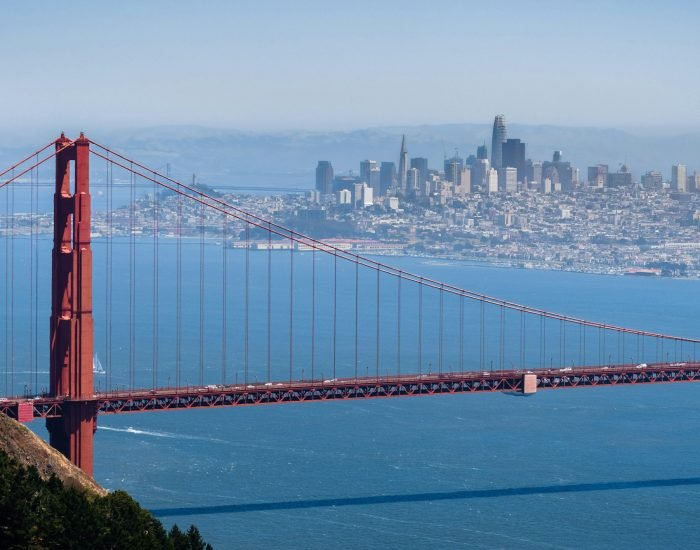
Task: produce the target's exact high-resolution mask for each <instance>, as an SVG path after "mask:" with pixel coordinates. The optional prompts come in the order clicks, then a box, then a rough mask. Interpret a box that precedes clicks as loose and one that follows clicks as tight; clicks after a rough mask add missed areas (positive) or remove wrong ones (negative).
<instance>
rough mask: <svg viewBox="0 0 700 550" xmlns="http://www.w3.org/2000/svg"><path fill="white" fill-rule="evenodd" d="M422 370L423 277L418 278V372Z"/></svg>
mask: <svg viewBox="0 0 700 550" xmlns="http://www.w3.org/2000/svg"><path fill="white" fill-rule="evenodd" d="M421 372H423V279H422V278H419V279H418V374H420V373H421Z"/></svg>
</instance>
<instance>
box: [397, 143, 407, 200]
mask: <svg viewBox="0 0 700 550" xmlns="http://www.w3.org/2000/svg"><path fill="white" fill-rule="evenodd" d="M407 175H408V151H407V150H406V136H405V135H404V136H402V137H401V152H400V153H399V189H401V192H402V193H404V192H405V191H406V176H407Z"/></svg>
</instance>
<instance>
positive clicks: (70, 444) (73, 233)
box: [46, 134, 97, 475]
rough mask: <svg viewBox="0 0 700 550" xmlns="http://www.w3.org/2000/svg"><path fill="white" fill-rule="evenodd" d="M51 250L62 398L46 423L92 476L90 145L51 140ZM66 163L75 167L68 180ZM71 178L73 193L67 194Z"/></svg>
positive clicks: (53, 329)
mask: <svg viewBox="0 0 700 550" xmlns="http://www.w3.org/2000/svg"><path fill="white" fill-rule="evenodd" d="M56 149H57V150H60V152H59V153H58V154H57V155H56V192H55V194H54V247H53V252H52V257H51V271H52V278H51V279H52V283H51V321H50V323H51V324H50V330H49V333H50V365H49V376H50V392H51V395H52V396H54V397H65V399H66V401H65V402H64V403H63V405H62V416H61V417H60V418H52V419H48V420H47V422H46V427H47V428H48V430H49V436H50V442H51V445H52V446H53V447H55V448H56V449H57V450H59V451H60V452H61V453H63V454H64V455H65V456H66V457H68V459H69V460H70V461H71V462H72V463H73V464H75V465H76V466H78V467H80V468H81V469H82V470H83V471H84V472H85V473H86V474H88V475H92V471H93V470H92V464H93V434H94V432H95V429H96V425H97V410H96V407H95V402H94V388H93V372H92V369H93V366H92V362H93V354H94V324H93V319H92V250H91V249H90V216H91V209H90V173H89V172H90V163H89V156H90V142H89V140H88V139H86V138H85V136H83V135H82V134H81V135H80V138H79V139H77V140H76V141H75V142H74V143H72V144H71V142H70V140H68V139H67V138H66V137H65V136H64V135H61V137H60V138H59V139H58V140H57V141H56ZM71 163H73V164H74V166H75V174H74V178H72V177H71ZM71 179H74V185H75V188H74V192H71Z"/></svg>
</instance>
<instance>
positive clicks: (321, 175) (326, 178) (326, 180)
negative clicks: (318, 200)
mask: <svg viewBox="0 0 700 550" xmlns="http://www.w3.org/2000/svg"><path fill="white" fill-rule="evenodd" d="M316 191H318V192H319V193H322V194H324V195H328V194H330V193H332V192H333V165H331V163H330V161H328V160H319V161H318V166H316Z"/></svg>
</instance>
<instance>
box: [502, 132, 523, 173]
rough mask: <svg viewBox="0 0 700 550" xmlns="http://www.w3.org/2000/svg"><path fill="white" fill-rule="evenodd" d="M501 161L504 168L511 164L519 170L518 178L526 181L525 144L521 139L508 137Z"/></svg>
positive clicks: (503, 146)
mask: <svg viewBox="0 0 700 550" xmlns="http://www.w3.org/2000/svg"><path fill="white" fill-rule="evenodd" d="M501 161H502V163H503V168H506V167H508V166H510V167H511V168H515V169H516V170H517V180H518V181H520V182H523V181H525V178H526V177H527V174H526V172H525V144H524V143H523V142H522V141H520V140H519V139H507V140H506V141H505V143H503V145H502V153H501Z"/></svg>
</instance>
